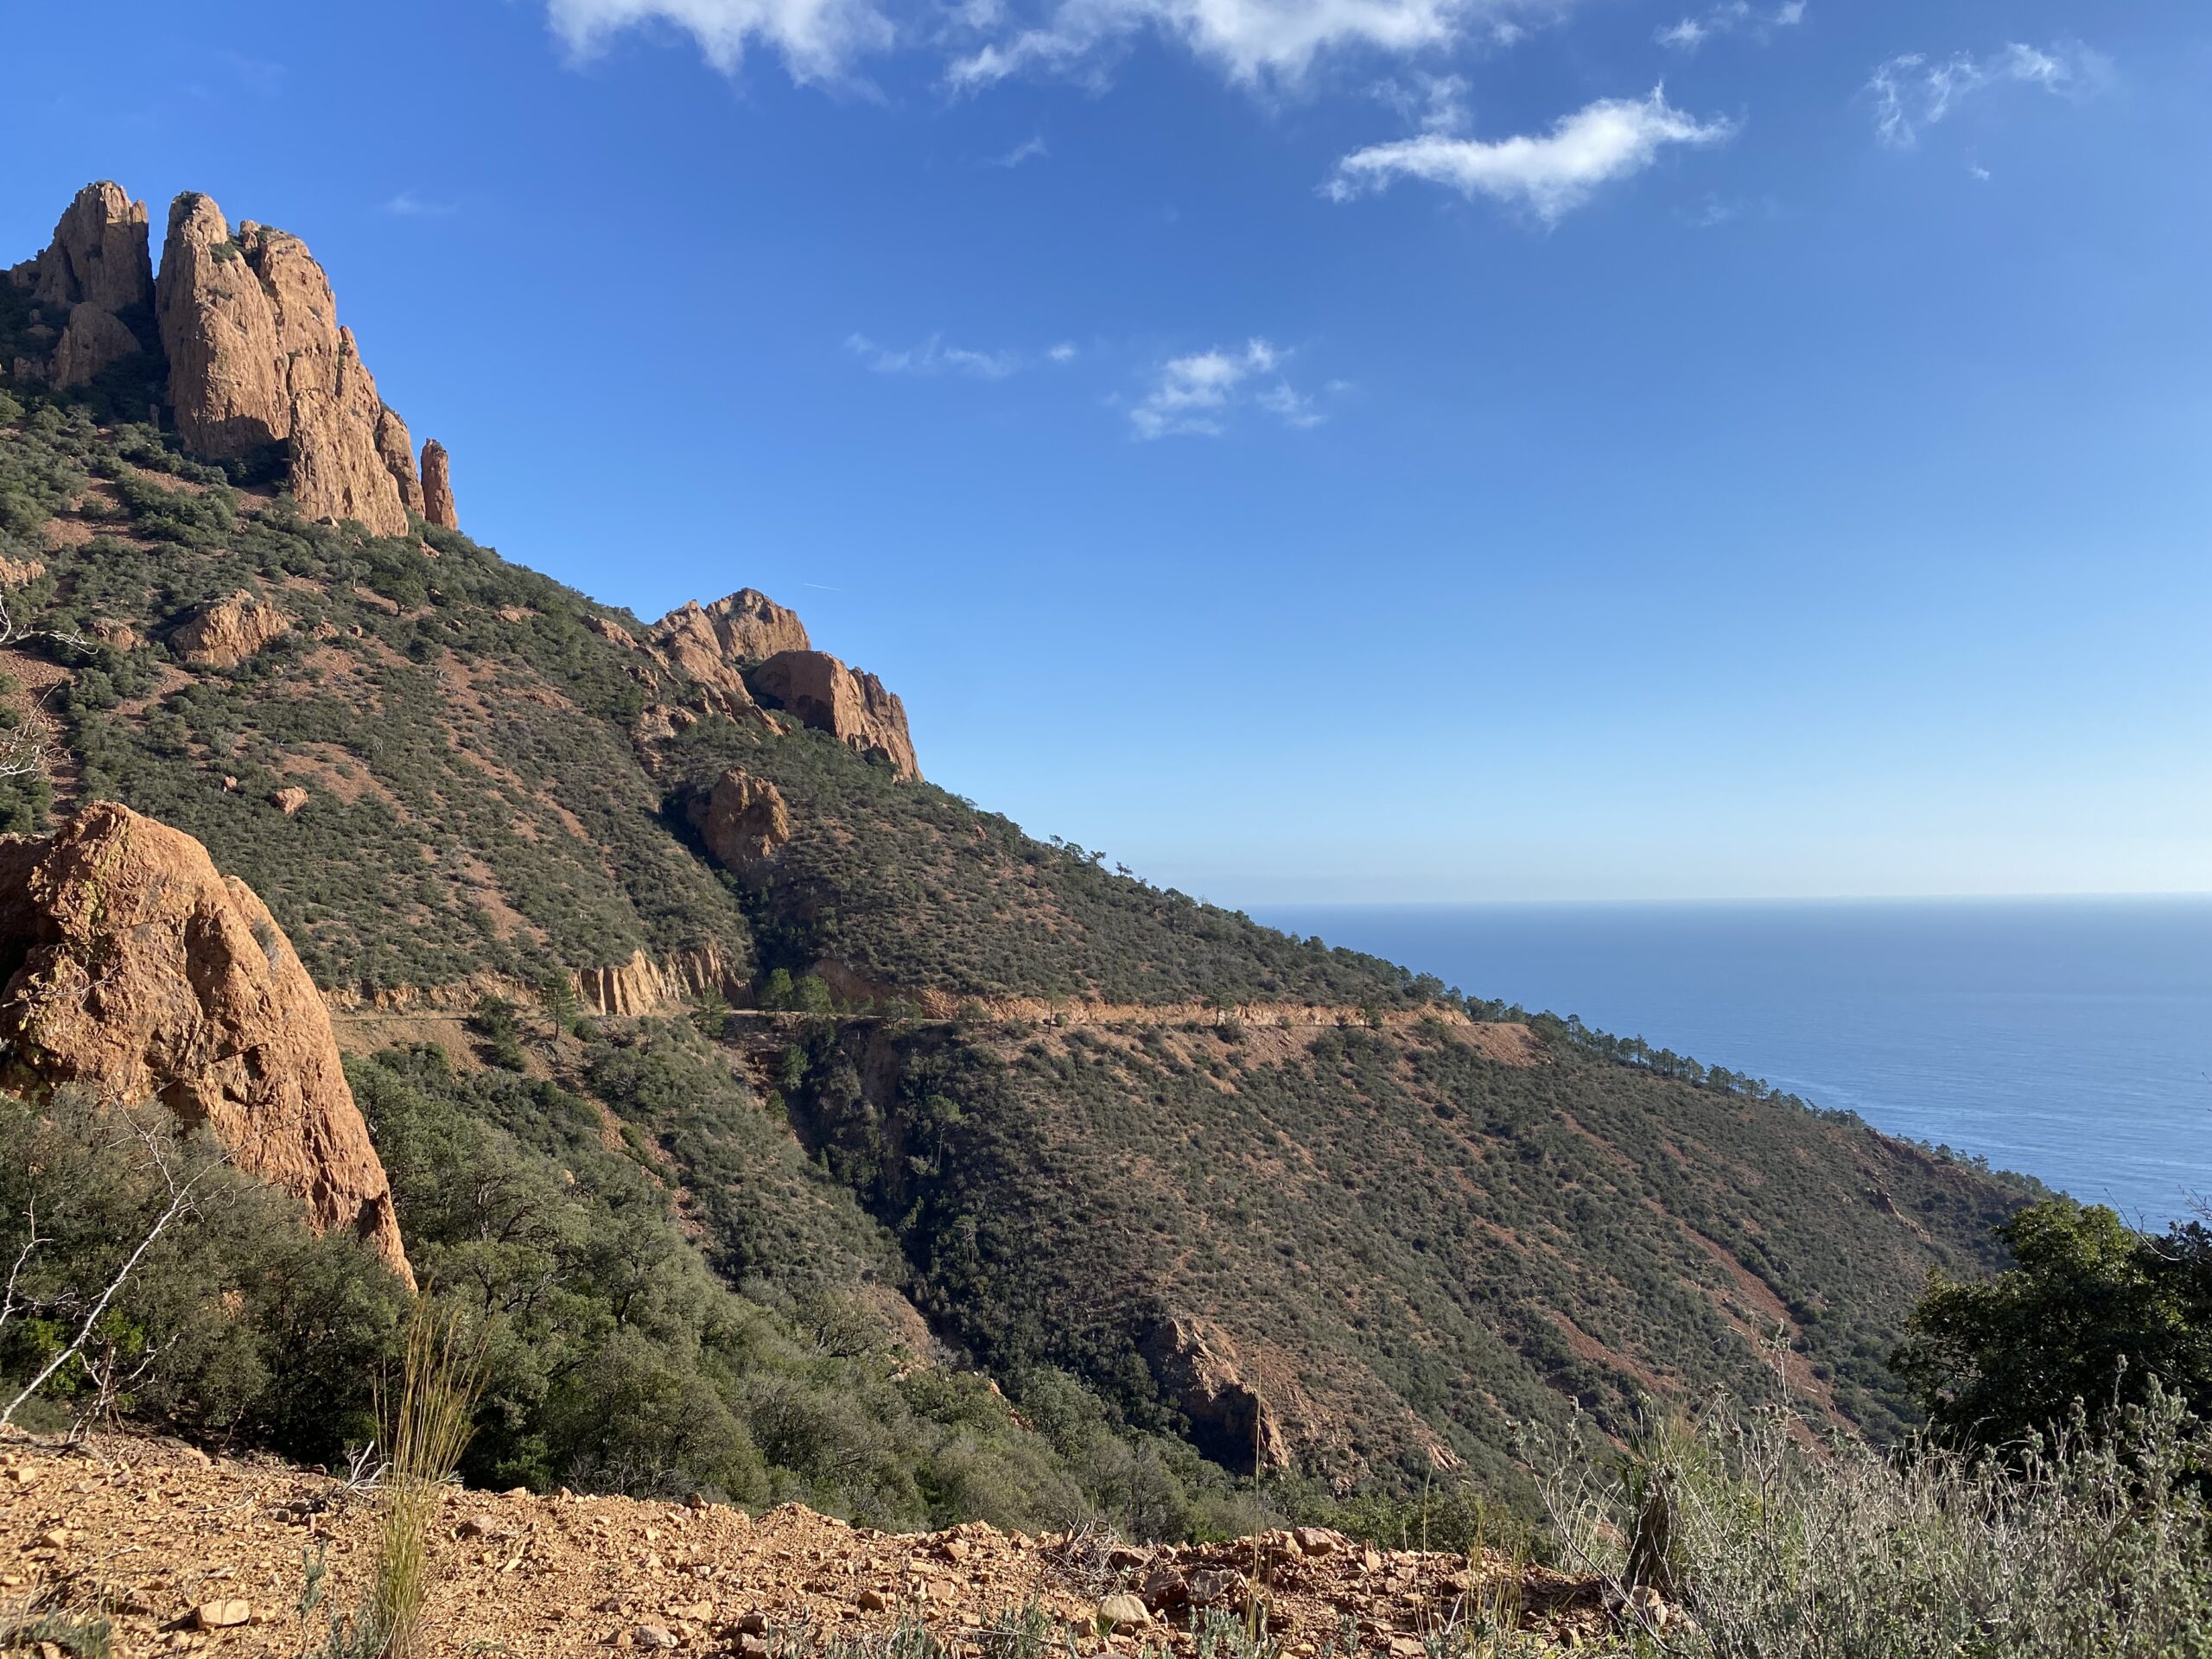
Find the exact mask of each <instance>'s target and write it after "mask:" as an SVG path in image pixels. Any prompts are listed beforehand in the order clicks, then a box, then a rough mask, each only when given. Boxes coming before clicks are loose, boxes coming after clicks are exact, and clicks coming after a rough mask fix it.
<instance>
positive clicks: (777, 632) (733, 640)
mask: <svg viewBox="0 0 2212 1659" xmlns="http://www.w3.org/2000/svg"><path fill="white" fill-rule="evenodd" d="M687 608H688V607H687ZM702 608H703V609H704V611H705V613H706V617H707V620H708V621H709V623H710V624H711V625H712V626H713V627H714V630H715V638H716V639H720V640H721V644H722V649H723V651H724V652H727V653H728V655H730V656H731V657H734V658H737V659H738V660H739V661H741V662H758V661H760V660H762V659H764V658H769V657H773V656H774V655H775V654H776V653H777V652H779V651H810V650H812V649H813V646H814V642H813V641H812V640H811V639H808V638H807V637H806V624H805V623H804V622H802V621H800V620H798V612H797V611H792V610H786V609H785V607H783V606H781V605H779V604H777V603H776V601H774V600H772V599H771V598H769V597H768V595H767V594H764V593H762V592H761V591H760V589H759V588H739V589H738V590H737V591H736V592H735V593H734V594H731V595H730V596H729V597H728V598H727V599H718V600H716V601H715V602H714V603H713V604H711V605H709V606H706V607H702Z"/></svg>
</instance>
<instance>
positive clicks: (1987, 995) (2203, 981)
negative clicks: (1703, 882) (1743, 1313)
mask: <svg viewBox="0 0 2212 1659" xmlns="http://www.w3.org/2000/svg"><path fill="white" fill-rule="evenodd" d="M1252 915H1253V917H1254V918H1255V920H1259V921H1262V922H1265V923H1268V925H1272V926H1275V927H1281V928H1283V929H1286V930H1287V931H1291V932H1294V933H1297V934H1300V935H1301V936H1310V935H1313V934H1317V933H1318V934H1319V935H1320V936H1321V938H1323V939H1325V940H1326V941H1327V942H1328V943H1329V944H1341V945H1349V946H1351V947H1352V948H1353V949H1355V950H1366V951H1371V952H1373V953H1374V954H1375V955H1376V956H1380V957H1389V959H1390V960H1391V961H1393V962H1397V963H1404V964H1405V965H1406V966H1408V967H1409V968H1411V969H1414V970H1415V971H1416V972H1426V973H1432V974H1434V975H1436V976H1438V977H1439V978H1440V979H1442V980H1443V981H1444V982H1446V984H1449V985H1455V986H1458V987H1459V988H1461V989H1462V990H1464V991H1465V992H1466V993H1467V994H1469V995H1476V996H1484V997H1496V998H1498V999H1501V1000H1503V1001H1507V1002H1517V1003H1519V1004H1520V1005H1521V1006H1522V1007H1524V1008H1527V1009H1529V1011H1531V1012H1532V1013H1533V1012H1539V1011H1542V1010H1547V1009H1548V1010H1550V1011H1551V1012H1553V1013H1555V1014H1562V1015H1564V1014H1580V1015H1581V1016H1582V1019H1583V1020H1584V1021H1585V1022H1586V1024H1589V1025H1592V1026H1594V1027H1598V1028H1599V1029H1601V1030H1604V1031H1609V1032H1611V1033H1615V1034H1617V1035H1618V1036H1623V1037H1633V1036H1641V1037H1643V1039H1645V1040H1647V1041H1648V1042H1649V1043H1650V1044H1651V1045H1652V1046H1654V1047H1666V1048H1671V1049H1673V1050H1674V1051H1675V1052H1676V1053H1678V1054H1689V1055H1694V1057H1695V1058H1698V1059H1700V1060H1701V1061H1703V1062H1704V1063H1705V1064H1707V1065H1725V1066H1726V1067H1728V1068H1729V1069H1730V1070H1731V1071H1743V1072H1748V1073H1750V1074H1751V1075H1752V1076H1754V1077H1764V1078H1765V1079H1766V1080H1767V1081H1768V1082H1769V1083H1770V1084H1773V1085H1774V1086H1775V1087H1776V1088H1777V1089H1782V1090H1788V1091H1789V1092H1790V1093H1792V1094H1796V1095H1800V1096H1803V1097H1804V1098H1805V1099H1807V1100H1809V1101H1811V1102H1813V1103H1815V1104H1816V1105H1820V1106H1825V1107H1831V1108H1840V1109H1849V1110H1852V1111H1855V1112H1857V1113H1858V1114H1859V1116H1861V1117H1863V1118H1865V1119H1866V1121H1867V1122H1870V1123H1872V1124H1873V1125H1874V1126H1875V1127H1876V1128H1879V1129H1882V1130H1885V1131H1886V1132H1888V1133H1890V1134H1893V1135H1908V1136H1910V1137H1911V1138H1913V1139H1915V1140H1917V1141H1927V1142H1929V1143H1931V1144H1935V1145H1941V1146H1947V1147H1951V1148H1953V1149H1954V1150H1955V1151H1957V1152H1961V1153H1965V1154H1980V1156H1983V1157H1986V1158H1987V1159H1988V1160H1989V1161H1990V1162H1991V1163H1992V1164H1993V1165H1994V1166H1997V1167H1999V1168H2002V1169H2012V1170H2018V1171H2021V1172H2024V1173H2028V1174H2031V1175H2034V1176H2037V1177H2038V1178H2039V1179H2042V1180H2044V1181H2045V1182H2047V1183H2048V1184H2049V1185H2051V1186H2053V1187H2056V1188H2058V1189H2060V1190H2062V1191H2064V1192H2070V1193H2072V1194H2073V1195H2074V1196H2075V1197H2076V1198H2080V1199H2082V1201H2083V1202H2085V1203H2094V1204H2107V1205H2112V1206H2113V1208H2114V1209H2116V1210H2118V1211H2120V1213H2121V1214H2122V1215H2123V1216H2125V1217H2126V1218H2127V1219H2129V1220H2130V1221H2131V1222H2133V1223H2134V1224H2137V1225H2139V1226H2145V1227H2151V1228H2154V1229H2155V1228H2162V1227H2164V1225H2165V1224H2168V1223H2170V1222H2172V1221H2175V1220H2181V1219H2187V1218H2190V1217H2191V1216H2192V1214H2193V1213H2194V1212H2193V1208H2192V1205H2193V1202H2194V1201H2195V1200H2196V1199H2198V1198H2206V1199H2212V896H2206V897H2190V898H2156V899H2153V898H2142V899H2135V898H2129V899H1946V900H1912V901H1905V900H1895V901H1891V900H1878V901H1877V900H1835V901H1829V902H1820V903H1799V902H1789V903H1765V902H1761V903H1740V904H1572V905H1551V904H1495V905H1385V906H1370V905H1359V906H1351V905H1334V906H1310V905H1309V906H1289V907H1281V906H1277V907H1269V908H1262V909H1258V910H1255V911H1254V912H1252Z"/></svg>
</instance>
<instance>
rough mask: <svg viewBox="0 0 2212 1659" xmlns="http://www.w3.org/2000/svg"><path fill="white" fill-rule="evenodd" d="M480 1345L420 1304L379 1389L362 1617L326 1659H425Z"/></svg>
mask: <svg viewBox="0 0 2212 1659" xmlns="http://www.w3.org/2000/svg"><path fill="white" fill-rule="evenodd" d="M484 1381H485V1363H484V1357H483V1350H482V1345H481V1344H480V1342H478V1341H476V1340H474V1339H473V1338H471V1337H470V1336H469V1335H468V1334H467V1332H466V1331H465V1329H464V1325H463V1321H462V1320H461V1318H460V1317H459V1316H458V1315H457V1314H455V1313H454V1312H453V1311H452V1310H450V1309H448V1308H444V1307H441V1306H438V1305H437V1304H435V1303H434V1302H432V1301H431V1300H430V1299H429V1297H428V1296H427V1295H424V1296H420V1297H417V1298H416V1303H415V1307H414V1311H413V1313H411V1314H410V1317H409V1319H408V1322H407V1332H406V1342H405V1345H404V1348H403V1349H402V1351H401V1354H400V1360H399V1372H398V1376H397V1379H396V1380H394V1381H393V1382H392V1383H391V1384H390V1386H389V1389H388V1390H380V1391H379V1392H380V1398H379V1401H378V1403H379V1405H380V1406H381V1407H382V1408H383V1417H384V1422H385V1446H386V1448H387V1451H388V1454H389V1455H388V1458H387V1460H386V1462H385V1466H384V1468H383V1470H382V1471H381V1473H380V1474H379V1476H378V1481H377V1532H376V1558H375V1562H374V1566H373V1567H372V1573H371V1577H370V1581H369V1586H368V1588H367V1590H366V1592H365V1595H364V1597H363V1600H362V1605H361V1608H360V1610H359V1611H358V1612H357V1613H355V1614H354V1615H353V1617H352V1618H350V1619H346V1618H338V1617H335V1616H334V1617H333V1618H332V1619H331V1622H330V1629H329V1635H328V1639H327V1642H326V1643H325V1645H324V1648H323V1652H322V1655H321V1659H417V1656H419V1655H421V1654H422V1653H423V1652H424V1651H425V1649H426V1643H425V1642H424V1640H423V1609H424V1607H425V1606H426V1605H428V1603H429V1595H430V1587H431V1586H432V1584H433V1583H434V1581H435V1576H436V1570H435V1567H434V1565H433V1563H432V1561H431V1560H430V1523H431V1522H432V1521H433V1520H434V1519H435V1517H436V1516H437V1512H438V1502H439V1498H440V1496H441V1494H442V1492H443V1491H445V1489H446V1488H447V1487H448V1485H450V1484H453V1481H454V1474H455V1471H457V1470H458V1469H459V1468H460V1465H461V1453H462V1452H464V1451H466V1450H467V1446H468V1441H469V1437H470V1435H471V1433H473V1432H474V1426H475V1414H476V1403H477V1401H478V1400H479V1399H480V1397H481V1395H482V1394H483V1391H484ZM321 1565H322V1564H321V1560H320V1559H317V1560H311V1561H308V1562H307V1563H305V1572H306V1578H307V1585H308V1587H307V1590H306V1592H305V1593H304V1594H303V1595H302V1599H301V1606H302V1610H303V1611H305V1610H307V1609H309V1608H311V1607H312V1605H314V1602H315V1599H316V1597H317V1593H318V1592H319V1590H320V1586H321Z"/></svg>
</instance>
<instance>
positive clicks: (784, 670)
mask: <svg viewBox="0 0 2212 1659" xmlns="http://www.w3.org/2000/svg"><path fill="white" fill-rule="evenodd" d="M752 683H753V692H754V694H755V695H756V696H759V697H760V700H761V701H763V702H766V703H767V704H768V705H769V706H770V707H772V708H776V709H787V710H788V711H790V712H791V714H793V715H797V716H798V718H799V720H801V721H804V723H805V724H807V725H809V726H811V727H813V728H815V729H816V730H817V731H823V732H828V733H829V734H830V735H831V736H833V737H835V738H836V740H837V741H839V742H840V743H842V744H843V745H844V746H845V747H847V748H849V749H852V750H854V751H855V752H856V753H861V754H865V755H869V756H872V757H874V758H876V759H880V760H886V761H887V762H889V763H890V766H891V769H892V771H893V772H895V773H896V774H897V775H898V776H899V777H900V778H902V779H918V778H919V777H920V776H921V775H922V769H921V766H920V765H919V763H918V761H917V760H916V759H915V757H914V740H913V738H912V735H911V734H909V733H908V731H907V729H906V704H905V703H903V702H900V701H899V698H898V696H896V694H894V693H893V692H891V691H888V690H885V688H884V684H883V682H882V681H881V680H879V679H877V678H876V677H875V676H874V675H873V674H863V673H861V672H858V671H855V670H853V669H849V668H847V667H846V666H845V665H844V664H842V663H841V662H839V661H838V660H837V659H836V658H835V657H832V656H829V654H828V653H826V652H819V651H780V652H777V653H776V654H775V655H774V656H772V657H771V658H768V660H767V661H766V662H765V663H762V664H760V666H759V667H758V668H756V669H754V670H753V675H752Z"/></svg>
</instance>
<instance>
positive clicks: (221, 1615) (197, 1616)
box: [192, 1599, 253, 1630]
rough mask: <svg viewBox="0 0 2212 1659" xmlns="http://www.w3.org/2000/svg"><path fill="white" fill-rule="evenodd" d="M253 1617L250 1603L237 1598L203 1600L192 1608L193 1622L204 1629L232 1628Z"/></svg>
mask: <svg viewBox="0 0 2212 1659" xmlns="http://www.w3.org/2000/svg"><path fill="white" fill-rule="evenodd" d="M252 1617H253V1608H252V1607H251V1605H249V1604H248V1603H245V1602H243V1601H238V1600H236V1599H229V1600H224V1601H203V1602H201V1603H200V1605H199V1606H197V1607H195V1608H194V1609H193V1610H192V1622H193V1624H194V1626H195V1627H196V1628H198V1629H200V1630H236V1629H237V1628H238V1626H239V1625H241V1624H245V1623H246V1621H247V1620H249V1619H251V1618H252Z"/></svg>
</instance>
